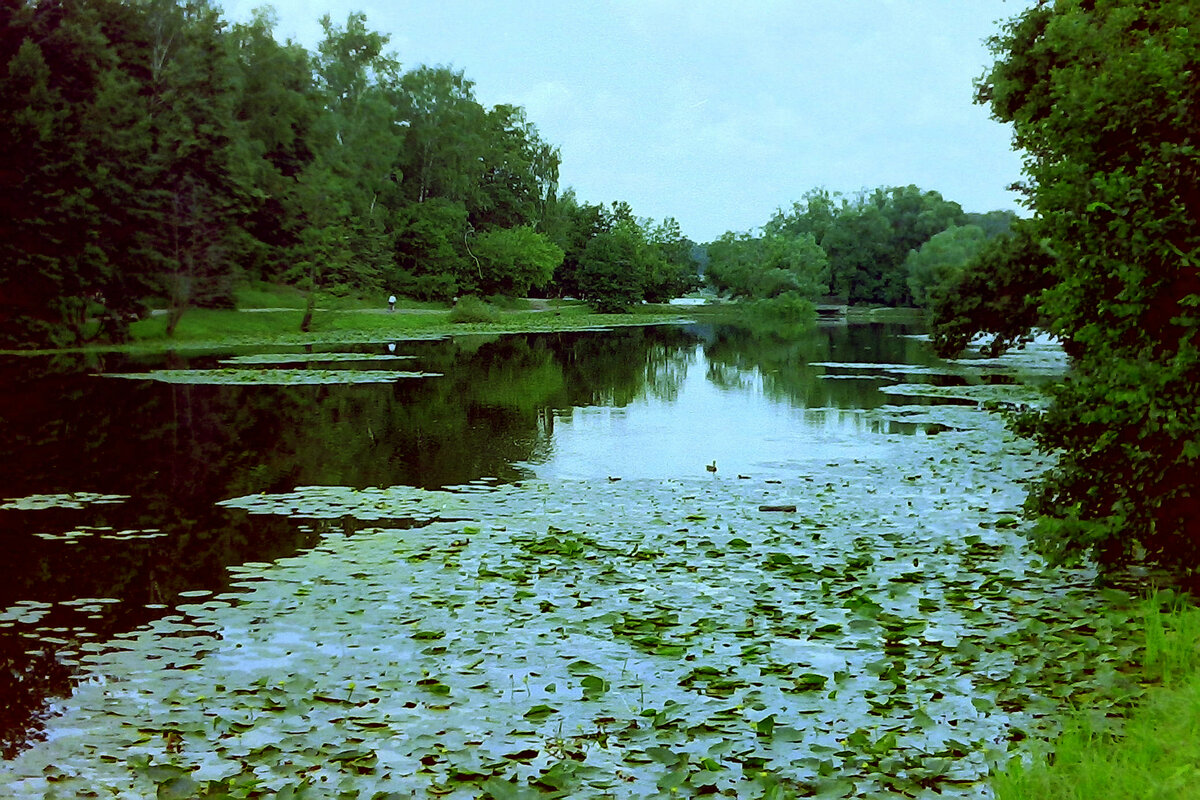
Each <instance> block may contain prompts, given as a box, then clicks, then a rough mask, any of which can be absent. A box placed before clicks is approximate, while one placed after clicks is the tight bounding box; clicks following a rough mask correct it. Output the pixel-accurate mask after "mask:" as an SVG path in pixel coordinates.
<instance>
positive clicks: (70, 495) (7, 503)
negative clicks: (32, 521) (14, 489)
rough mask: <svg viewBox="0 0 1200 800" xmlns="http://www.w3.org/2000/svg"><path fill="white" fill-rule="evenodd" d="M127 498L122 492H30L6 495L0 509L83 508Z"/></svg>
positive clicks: (121, 500) (121, 501)
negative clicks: (15, 495) (22, 495)
mask: <svg viewBox="0 0 1200 800" xmlns="http://www.w3.org/2000/svg"><path fill="white" fill-rule="evenodd" d="M128 499H129V495H124V494H97V493H96V492H60V493H57V494H31V495H28V496H26V497H6V498H4V502H3V503H0V511H40V510H43V509H47V508H75V509H79V508H84V507H86V506H90V505H107V504H113V503H123V502H125V501H126V500H128Z"/></svg>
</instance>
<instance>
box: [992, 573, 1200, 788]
mask: <svg viewBox="0 0 1200 800" xmlns="http://www.w3.org/2000/svg"><path fill="white" fill-rule="evenodd" d="M1141 614H1142V619H1143V621H1144V625H1145V636H1146V646H1145V651H1144V657H1143V661H1142V665H1141V668H1142V676H1141V677H1142V682H1143V683H1145V684H1148V685H1150V688H1149V689H1148V690H1147V692H1146V694H1145V695H1144V696H1143V697H1142V698H1141V699H1140V702H1139V703H1138V705H1137V706H1135V707H1134V708H1133V709H1132V710H1131V711H1130V713H1129V714H1128V716H1127V717H1125V718H1123V719H1113V718H1105V717H1101V718H1097V715H1096V713H1095V712H1089V710H1088V709H1079V710H1078V711H1077V713H1076V714H1074V715H1073V716H1072V717H1071V718H1069V719H1068V720H1066V722H1065V724H1064V727H1063V731H1062V733H1061V734H1060V735H1059V737H1058V738H1057V739H1055V740H1054V741H1053V742H1049V743H1045V744H1043V745H1042V746H1041V747H1040V748H1038V749H1037V750H1035V755H1034V757H1033V759H1032V762H1031V763H1027V762H1023V761H1020V760H1014V761H1012V762H1011V763H1010V764H1008V766H1007V768H1006V769H1004V770H1002V771H999V772H997V773H996V774H995V775H994V776H993V778H992V788H993V790H994V792H995V796H996V800H1148V799H1149V798H1154V799H1155V800H1194V799H1195V798H1200V609H1197V608H1196V607H1194V606H1192V605H1185V604H1182V603H1180V602H1179V601H1178V599H1177V598H1173V597H1170V596H1165V597H1164V596H1162V595H1159V596H1155V597H1153V598H1149V599H1147V600H1146V601H1145V602H1144V604H1143V606H1142V609H1141Z"/></svg>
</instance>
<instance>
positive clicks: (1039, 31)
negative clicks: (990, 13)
mask: <svg viewBox="0 0 1200 800" xmlns="http://www.w3.org/2000/svg"><path fill="white" fill-rule="evenodd" d="M1197 20H1200V4H1198V3H1197V2H1195V0H1173V1H1172V2H1164V3H1124V2H1114V0H1060V1H1059V2H1056V3H1055V4H1054V5H1052V6H1051V5H1047V4H1042V3H1039V4H1038V5H1037V6H1035V7H1034V8H1031V9H1029V10H1028V11H1026V12H1024V13H1023V14H1021V15H1020V16H1019V17H1017V18H1016V19H1014V20H1013V21H1012V22H1010V23H1009V24H1008V25H1007V26H1006V27H1005V28H1004V29H1003V32H1002V33H1001V34H1000V35H999V36H998V37H996V38H995V39H994V40H993V42H992V46H993V50H994V51H995V52H996V54H997V55H998V56H999V60H998V61H997V63H996V64H995V66H994V67H993V68H992V69H991V71H990V73H989V74H988V75H986V76H985V78H984V79H983V81H982V82H981V84H980V86H979V97H980V99H981V100H982V101H984V102H987V103H990V105H991V108H992V111H993V113H994V115H995V116H996V117H997V118H999V119H1001V120H1004V121H1008V122H1011V123H1012V125H1013V129H1014V138H1015V142H1016V144H1017V145H1018V146H1019V147H1020V148H1021V149H1022V150H1024V152H1025V170H1026V174H1027V176H1028V179H1029V182H1028V192H1029V202H1030V204H1031V206H1032V208H1033V209H1034V210H1035V211H1036V212H1037V218H1038V220H1039V231H1038V232H1039V235H1040V236H1042V237H1044V238H1045V240H1046V241H1047V243H1048V244H1049V246H1050V247H1052V249H1053V251H1054V253H1055V255H1056V256H1057V258H1056V259H1055V260H1054V261H1052V262H1051V266H1050V270H1051V273H1052V277H1053V279H1054V281H1053V283H1054V286H1053V288H1051V289H1049V290H1048V291H1046V292H1045V293H1044V294H1043V295H1042V310H1043V311H1044V313H1045V315H1046V317H1047V320H1048V324H1049V328H1050V330H1052V331H1053V332H1055V333H1057V334H1059V335H1061V336H1064V337H1066V338H1067V339H1069V340H1071V342H1072V344H1073V351H1074V352H1075V354H1076V355H1077V361H1076V368H1075V370H1074V372H1073V374H1072V376H1071V377H1070V379H1069V380H1068V381H1067V382H1066V383H1065V384H1063V385H1062V386H1061V387H1059V388H1058V390H1057V391H1056V392H1055V394H1054V404H1053V406H1052V408H1051V409H1050V410H1049V411H1048V412H1047V413H1046V414H1045V415H1044V416H1042V417H1040V418H1039V419H1036V420H1029V421H1027V428H1028V430H1029V431H1031V432H1032V433H1034V434H1035V435H1036V437H1037V439H1038V441H1039V442H1040V444H1041V445H1042V446H1043V447H1046V448H1048V449H1052V450H1056V451H1058V452H1059V453H1060V457H1059V460H1058V464H1057V466H1056V468H1055V469H1053V470H1052V471H1050V472H1049V473H1048V474H1047V476H1046V477H1045V478H1044V479H1043V480H1042V481H1041V482H1040V483H1039V485H1038V486H1037V488H1036V489H1035V490H1034V491H1033V493H1032V496H1031V500H1030V506H1031V508H1032V510H1033V511H1034V512H1036V513H1037V514H1039V515H1041V517H1042V522H1041V524H1040V526H1039V531H1040V537H1041V543H1042V545H1043V546H1044V547H1045V549H1046V550H1047V551H1048V552H1050V553H1053V554H1057V555H1059V556H1062V557H1069V556H1072V555H1075V554H1079V553H1081V552H1090V553H1092V554H1095V555H1097V556H1099V557H1100V558H1101V559H1102V560H1104V561H1106V562H1121V561H1125V560H1127V559H1130V558H1137V557H1139V556H1140V555H1141V554H1143V553H1144V554H1145V555H1146V556H1147V557H1148V558H1149V559H1151V560H1153V561H1157V562H1161V563H1165V564H1168V565H1175V566H1178V567H1182V568H1184V569H1186V570H1190V571H1193V574H1194V570H1195V569H1196V568H1197V567H1198V566H1200V539H1198V538H1197V531H1198V530H1200V518H1198V516H1197V508H1198V507H1200V506H1198V505H1197V502H1196V498H1195V497H1194V494H1195V485H1196V480H1195V475H1196V469H1197V457H1198V456H1200V435H1198V432H1200V334H1198V333H1197V325H1200V314H1198V313H1197V308H1198V306H1200V271H1198V267H1200V141H1198V139H1197V137H1198V136H1200V126H1198V125H1197V119H1200V82H1197V80H1196V75H1197V74H1200V36H1198V35H1197V33H1198V32H1200V29H1198V28H1197Z"/></svg>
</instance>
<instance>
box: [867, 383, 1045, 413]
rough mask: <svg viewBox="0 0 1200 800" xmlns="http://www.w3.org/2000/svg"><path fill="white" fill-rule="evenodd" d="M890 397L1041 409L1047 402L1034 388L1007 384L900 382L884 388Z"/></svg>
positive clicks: (882, 389)
mask: <svg viewBox="0 0 1200 800" xmlns="http://www.w3.org/2000/svg"><path fill="white" fill-rule="evenodd" d="M879 391H881V392H883V393H884V394H887V395H899V396H904V397H933V398H938V399H942V400H969V401H973V402H976V403H980V404H983V403H1000V404H1004V405H1025V406H1030V407H1037V406H1040V405H1043V404H1044V403H1045V400H1046V397H1045V395H1044V394H1043V393H1042V392H1040V391H1038V390H1037V389H1036V388H1035V387H1032V386H1023V385H1022V386H1010V385H1004V384H975V385H968V386H935V385H933V384H928V383H899V384H895V385H893V386H881V387H880V388H879Z"/></svg>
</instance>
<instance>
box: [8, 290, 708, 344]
mask: <svg viewBox="0 0 1200 800" xmlns="http://www.w3.org/2000/svg"><path fill="white" fill-rule="evenodd" d="M716 308H718V307H713V308H711V309H709V308H703V307H697V306H669V305H646V306H642V307H640V308H638V309H637V310H636V311H635V312H633V313H628V314H597V313H595V312H593V311H592V310H591V309H590V308H589V307H588V306H587V305H585V304H583V303H576V302H563V301H550V305H549V306H548V307H546V308H545V309H539V310H531V309H517V310H502V309H497V310H496V315H495V321H493V322H455V321H453V320H452V318H451V314H452V311H451V309H449V308H446V307H440V308H439V307H429V306H428V305H422V306H416V307H413V306H409V307H402V308H397V310H396V312H395V313H389V312H388V311H387V310H386V309H383V310H380V309H378V308H333V309H321V310H318V311H317V312H316V314H315V315H314V317H313V321H312V325H311V328H310V330H309V331H307V332H301V330H300V321H301V320H302V318H303V317H304V311H303V309H296V308H287V307H278V306H276V307H263V308H258V307H252V308H239V309H236V310H233V309H220V310H218V309H192V310H189V311H188V312H187V313H186V314H185V315H184V316H183V318H182V319H181V320H180V322H179V325H178V327H177V328H176V330H175V335H174V336H173V337H171V338H168V337H167V336H166V316H165V315H161V314H156V315H151V316H149V317H147V318H145V319H141V320H138V321H137V322H135V323H133V325H132V326H131V328H130V334H131V338H130V340H129V341H127V342H123V343H92V344H86V345H79V346H74V347H63V348H46V349H19V350H18V349H8V350H0V354H4V355H38V354H58V353H73V352H74V353H78V352H101V351H103V352H154V351H169V350H182V349H198V348H212V347H228V346H242V345H249V344H258V345H266V346H270V345H304V344H315V343H319V342H347V343H353V342H366V341H378V340H380V339H381V338H382V339H389V340H399V339H404V338H411V337H422V338H425V337H430V336H454V335H466V334H480V333H482V334H501V333H536V332H551V331H571V330H586V329H593V330H594V329H603V328H614V327H620V326H628V325H658V324H667V323H680V322H687V321H690V320H692V319H695V318H697V317H700V316H708V315H712V314H713V313H714V312H715V309H716Z"/></svg>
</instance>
